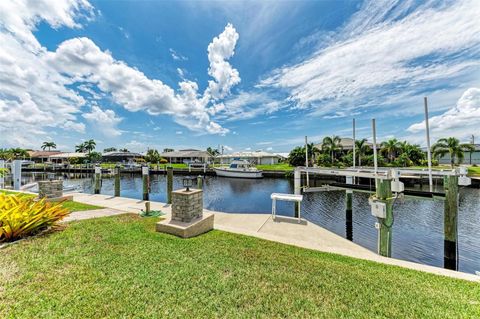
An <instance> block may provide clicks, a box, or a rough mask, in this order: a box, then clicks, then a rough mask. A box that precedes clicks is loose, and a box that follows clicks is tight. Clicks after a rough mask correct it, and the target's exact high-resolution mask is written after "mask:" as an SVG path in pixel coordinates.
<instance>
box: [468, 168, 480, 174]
mask: <svg viewBox="0 0 480 319" xmlns="http://www.w3.org/2000/svg"><path fill="white" fill-rule="evenodd" d="M468 175H470V176H480V167H478V166H477V167H473V166H471V167H469V168H468Z"/></svg>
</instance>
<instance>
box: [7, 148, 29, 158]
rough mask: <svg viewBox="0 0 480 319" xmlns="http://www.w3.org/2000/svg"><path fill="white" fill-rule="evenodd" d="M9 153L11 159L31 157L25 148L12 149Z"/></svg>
mask: <svg viewBox="0 0 480 319" xmlns="http://www.w3.org/2000/svg"><path fill="white" fill-rule="evenodd" d="M9 153H10V154H11V159H20V158H25V157H30V155H29V154H28V152H27V150H25V149H23V148H18V147H17V148H11V149H10V150H9Z"/></svg>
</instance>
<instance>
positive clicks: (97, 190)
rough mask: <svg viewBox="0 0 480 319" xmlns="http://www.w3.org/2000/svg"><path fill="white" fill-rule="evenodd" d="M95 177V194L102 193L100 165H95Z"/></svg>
mask: <svg viewBox="0 0 480 319" xmlns="http://www.w3.org/2000/svg"><path fill="white" fill-rule="evenodd" d="M93 178H94V185H95V188H94V191H93V193H94V194H100V188H101V187H102V168H101V167H100V166H96V167H95V175H94V176H93Z"/></svg>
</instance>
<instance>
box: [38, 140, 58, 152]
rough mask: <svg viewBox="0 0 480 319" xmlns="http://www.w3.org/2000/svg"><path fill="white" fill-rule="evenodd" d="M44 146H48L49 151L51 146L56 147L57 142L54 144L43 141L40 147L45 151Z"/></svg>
mask: <svg viewBox="0 0 480 319" xmlns="http://www.w3.org/2000/svg"><path fill="white" fill-rule="evenodd" d="M46 148H48V151H49V152H50V149H51V148H53V149H56V148H57V144H55V142H43V144H42V147H41V149H42V150H44V151H45V149H46Z"/></svg>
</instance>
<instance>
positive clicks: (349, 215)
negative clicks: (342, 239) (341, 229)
mask: <svg viewBox="0 0 480 319" xmlns="http://www.w3.org/2000/svg"><path fill="white" fill-rule="evenodd" d="M345 195H346V196H345V234H346V237H347V239H348V240H353V211H352V195H353V191H352V190H351V189H347V190H346V194H345Z"/></svg>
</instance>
